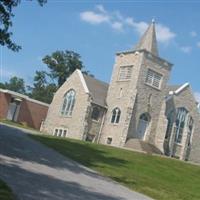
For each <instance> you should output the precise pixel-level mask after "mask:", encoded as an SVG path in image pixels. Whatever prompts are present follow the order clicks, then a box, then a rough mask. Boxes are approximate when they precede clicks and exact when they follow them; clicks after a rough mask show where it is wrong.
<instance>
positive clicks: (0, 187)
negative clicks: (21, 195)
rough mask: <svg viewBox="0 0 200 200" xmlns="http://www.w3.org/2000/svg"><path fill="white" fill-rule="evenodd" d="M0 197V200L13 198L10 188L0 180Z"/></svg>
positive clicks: (11, 199) (12, 199)
mask: <svg viewBox="0 0 200 200" xmlns="http://www.w3.org/2000/svg"><path fill="white" fill-rule="evenodd" d="M0 199H1V200H14V199H15V198H14V195H13V193H12V191H11V190H10V188H9V187H8V186H7V185H6V184H5V183H4V182H3V181H1V180H0Z"/></svg>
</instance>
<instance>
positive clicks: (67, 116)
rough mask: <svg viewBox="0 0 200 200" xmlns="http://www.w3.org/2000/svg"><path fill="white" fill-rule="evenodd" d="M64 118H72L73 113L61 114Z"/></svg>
mask: <svg viewBox="0 0 200 200" xmlns="http://www.w3.org/2000/svg"><path fill="white" fill-rule="evenodd" d="M60 117H62V118H72V115H60Z"/></svg>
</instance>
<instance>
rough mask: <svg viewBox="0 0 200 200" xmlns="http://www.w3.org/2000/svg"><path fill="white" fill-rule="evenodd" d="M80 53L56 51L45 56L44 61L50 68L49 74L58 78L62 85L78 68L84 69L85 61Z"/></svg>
mask: <svg viewBox="0 0 200 200" xmlns="http://www.w3.org/2000/svg"><path fill="white" fill-rule="evenodd" d="M80 58H81V57H80V55H79V54H78V53H75V52H73V51H67V50H66V51H56V52H54V53H52V54H51V55H50V56H49V55H47V56H45V57H44V58H43V59H42V61H43V62H44V63H45V64H46V65H47V66H48V68H49V69H50V74H49V76H50V77H51V78H53V79H57V82H58V86H59V87H60V86H61V85H62V84H63V83H64V82H65V81H66V79H67V78H68V77H69V76H70V75H71V74H72V73H73V72H74V71H75V70H76V69H80V70H81V69H83V68H84V66H83V63H82V61H81V60H80Z"/></svg>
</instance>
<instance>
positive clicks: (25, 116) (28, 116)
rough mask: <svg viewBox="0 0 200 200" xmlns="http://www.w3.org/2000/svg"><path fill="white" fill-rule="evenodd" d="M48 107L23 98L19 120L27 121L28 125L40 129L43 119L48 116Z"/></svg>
mask: <svg viewBox="0 0 200 200" xmlns="http://www.w3.org/2000/svg"><path fill="white" fill-rule="evenodd" d="M47 111H48V107H47V106H44V105H40V104H37V103H34V102H30V101H28V100H25V99H23V101H22V102H21V106H20V111H19V115H18V120H17V121H18V122H20V123H22V122H26V123H27V125H28V126H30V127H32V128H35V129H40V125H41V122H42V120H44V119H45V118H46V115H47Z"/></svg>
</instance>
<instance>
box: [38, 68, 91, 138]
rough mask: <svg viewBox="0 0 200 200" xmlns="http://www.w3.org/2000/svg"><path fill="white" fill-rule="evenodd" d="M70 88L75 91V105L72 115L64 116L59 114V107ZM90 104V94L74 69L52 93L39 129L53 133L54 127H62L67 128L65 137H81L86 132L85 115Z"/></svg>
mask: <svg viewBox="0 0 200 200" xmlns="http://www.w3.org/2000/svg"><path fill="white" fill-rule="evenodd" d="M70 89H74V90H75V92H76V100H75V106H74V109H73V112H72V116H71V117H65V116H62V115H61V107H62V105H63V97H64V95H65V93H66V92H67V91H69V90H70ZM90 105H91V103H90V96H89V94H87V93H86V92H85V90H84V88H83V84H82V83H81V80H80V77H79V74H78V72H77V71H75V72H74V73H73V74H72V75H71V76H70V77H69V78H68V80H67V81H66V82H65V83H64V84H63V85H62V86H61V87H60V88H59V89H58V91H57V92H56V94H55V95H54V98H53V101H52V103H51V105H50V107H49V111H48V115H47V118H46V120H45V122H44V125H43V127H42V129H41V130H42V131H44V132H47V133H48V134H53V132H54V129H55V128H60V127H63V128H66V129H68V134H67V137H70V138H75V139H83V138H84V137H85V134H86V132H87V127H88V124H87V117H86V115H87V113H88V109H89V107H90Z"/></svg>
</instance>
